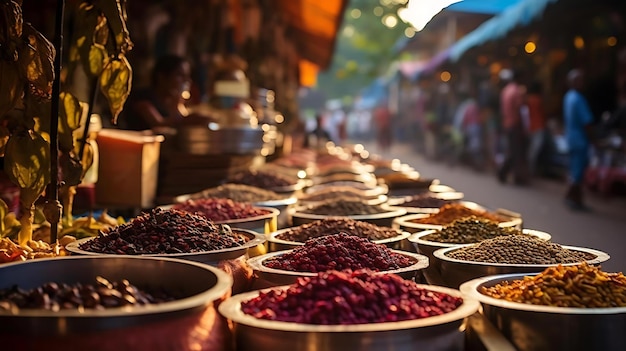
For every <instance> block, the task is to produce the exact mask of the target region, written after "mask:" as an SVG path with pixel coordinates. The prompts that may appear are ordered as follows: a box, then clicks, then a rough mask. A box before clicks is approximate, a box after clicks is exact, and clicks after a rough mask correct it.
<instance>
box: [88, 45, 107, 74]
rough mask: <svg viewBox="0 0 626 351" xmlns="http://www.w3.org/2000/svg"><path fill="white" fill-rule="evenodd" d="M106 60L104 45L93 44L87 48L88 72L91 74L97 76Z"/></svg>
mask: <svg viewBox="0 0 626 351" xmlns="http://www.w3.org/2000/svg"><path fill="white" fill-rule="evenodd" d="M108 61H109V56H108V54H107V51H106V49H105V48H104V46H102V45H100V44H93V45H92V46H91V48H89V73H91V74H92V75H93V76H99V75H100V73H102V68H103V67H104V66H105V65H106V64H107V62H108Z"/></svg>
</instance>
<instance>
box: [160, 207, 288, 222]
mask: <svg viewBox="0 0 626 351" xmlns="http://www.w3.org/2000/svg"><path fill="white" fill-rule="evenodd" d="M175 205H178V204H171V205H163V206H159V207H158V208H161V209H164V210H170V209H173V208H174V206H175ZM254 207H255V208H257V209H261V210H265V211H266V212H267V213H266V214H263V215H260V216H254V217H247V218H239V219H228V220H225V221H214V220H212V219H211V221H212V222H213V223H215V224H228V225H231V224H238V223H247V222H255V221H262V220H267V219H272V218H274V217H278V215H279V214H280V210H278V209H276V208H274V207H263V206H254Z"/></svg>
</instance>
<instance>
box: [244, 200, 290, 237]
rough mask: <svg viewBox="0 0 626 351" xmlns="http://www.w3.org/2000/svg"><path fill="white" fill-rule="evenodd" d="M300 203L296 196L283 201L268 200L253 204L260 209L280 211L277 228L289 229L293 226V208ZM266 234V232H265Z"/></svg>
mask: <svg viewBox="0 0 626 351" xmlns="http://www.w3.org/2000/svg"><path fill="white" fill-rule="evenodd" d="M297 202H298V198H296V197H295V196H292V197H288V198H285V199H282V200H268V201H260V202H255V203H253V205H254V206H260V207H272V208H275V209H277V210H278V211H279V213H278V217H277V218H276V228H277V229H282V228H287V227H289V226H290V225H291V211H290V210H291V208H293V206H295V204H296V203H297ZM264 232H265V231H264Z"/></svg>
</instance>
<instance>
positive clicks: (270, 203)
mask: <svg viewBox="0 0 626 351" xmlns="http://www.w3.org/2000/svg"><path fill="white" fill-rule="evenodd" d="M208 198H211V197H209V196H205V195H204V192H203V191H201V192H197V193H193V194H184V195H178V196H176V197H174V202H175V203H176V204H180V203H184V202H186V201H187V200H198V199H208ZM213 198H216V197H213ZM223 199H225V198H223ZM297 201H298V198H296V197H295V196H292V197H285V198H281V199H275V200H264V201H253V202H251V204H252V205H253V206H256V207H274V206H289V205H293V204H295V203H296V202H297ZM244 202H245V201H244Z"/></svg>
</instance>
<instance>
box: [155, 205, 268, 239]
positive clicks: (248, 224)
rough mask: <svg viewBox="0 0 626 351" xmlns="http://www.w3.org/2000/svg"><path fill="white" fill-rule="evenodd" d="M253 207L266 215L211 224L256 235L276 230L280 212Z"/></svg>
mask: <svg viewBox="0 0 626 351" xmlns="http://www.w3.org/2000/svg"><path fill="white" fill-rule="evenodd" d="M174 206H175V205H163V206H159V207H160V208H162V209H164V210H167V209H171V208H173V207H174ZM255 207H256V208H258V209H261V210H265V212H267V213H266V214H264V215H260V216H254V217H248V218H240V219H229V220H226V221H213V222H214V223H216V224H228V225H229V226H231V227H232V228H239V229H248V230H252V231H255V232H257V233H271V232H273V231H276V230H278V216H279V215H280V211H279V210H277V209H275V208H273V207H262V206H255Z"/></svg>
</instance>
